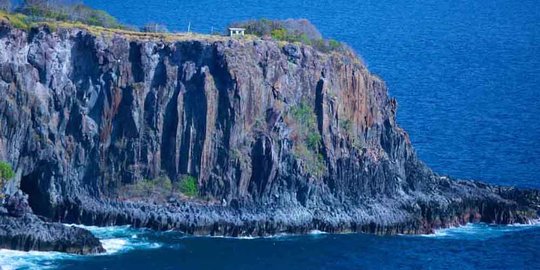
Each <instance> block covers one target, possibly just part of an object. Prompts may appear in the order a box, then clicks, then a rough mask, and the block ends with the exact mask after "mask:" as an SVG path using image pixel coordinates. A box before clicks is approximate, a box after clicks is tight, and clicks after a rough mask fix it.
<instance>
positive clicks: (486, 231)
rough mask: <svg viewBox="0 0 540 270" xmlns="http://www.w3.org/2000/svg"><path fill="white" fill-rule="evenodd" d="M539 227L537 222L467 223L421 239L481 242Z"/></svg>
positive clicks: (539, 224)
mask: <svg viewBox="0 0 540 270" xmlns="http://www.w3.org/2000/svg"><path fill="white" fill-rule="evenodd" d="M538 226H540V222H539V221H533V222H531V223H530V224H514V225H506V226H504V225H490V224H485V223H475V224H472V223H469V224H466V225H463V226H459V227H454V228H447V229H439V230H436V231H435V233H433V234H423V235H420V236H421V237H431V238H441V239H462V240H483V239H490V238H496V237H500V236H503V235H505V234H508V233H512V232H518V231H522V230H528V229H532V228H535V227H538Z"/></svg>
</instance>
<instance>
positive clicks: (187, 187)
mask: <svg viewBox="0 0 540 270" xmlns="http://www.w3.org/2000/svg"><path fill="white" fill-rule="evenodd" d="M178 185H179V186H178V190H180V192H182V193H183V194H184V195H186V196H188V197H196V196H197V195H198V194H199V188H198V187H197V178H195V177H193V176H191V175H185V176H184V177H182V179H181V180H180V181H179V182H178Z"/></svg>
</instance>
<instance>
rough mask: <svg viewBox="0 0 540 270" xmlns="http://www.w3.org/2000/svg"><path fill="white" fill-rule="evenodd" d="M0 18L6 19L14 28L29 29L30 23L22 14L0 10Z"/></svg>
mask: <svg viewBox="0 0 540 270" xmlns="http://www.w3.org/2000/svg"><path fill="white" fill-rule="evenodd" d="M0 19H6V20H7V21H9V23H10V24H11V25H12V26H13V27H15V28H18V29H23V30H28V29H30V23H29V22H28V20H27V18H26V16H24V15H22V14H12V13H5V12H3V11H1V10H0Z"/></svg>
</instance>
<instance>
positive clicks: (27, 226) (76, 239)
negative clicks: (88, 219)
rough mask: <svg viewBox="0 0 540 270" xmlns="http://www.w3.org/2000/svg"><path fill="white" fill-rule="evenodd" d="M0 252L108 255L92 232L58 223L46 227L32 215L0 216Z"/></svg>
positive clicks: (46, 224)
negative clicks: (55, 252) (21, 251)
mask: <svg viewBox="0 0 540 270" xmlns="http://www.w3.org/2000/svg"><path fill="white" fill-rule="evenodd" d="M0 248H7V249H14V250H23V251H29V250H41V251H60V252H67V253H74V254H95V253H101V252H105V250H104V249H103V247H102V246H101V243H100V242H99V239H97V238H96V237H94V236H93V235H92V233H90V232H89V231H87V230H85V229H82V228H78V227H68V226H65V225H62V224H58V223H45V222H43V221H41V220H40V219H38V218H37V217H36V216H34V215H32V214H28V213H27V214H24V215H23V216H22V217H12V216H5V215H2V216H0Z"/></svg>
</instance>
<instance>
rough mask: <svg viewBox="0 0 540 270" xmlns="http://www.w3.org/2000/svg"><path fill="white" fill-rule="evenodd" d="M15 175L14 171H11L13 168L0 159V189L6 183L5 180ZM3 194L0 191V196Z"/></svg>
mask: <svg viewBox="0 0 540 270" xmlns="http://www.w3.org/2000/svg"><path fill="white" fill-rule="evenodd" d="M14 176H15V173H14V172H13V169H12V168H11V165H9V163H7V162H3V161H0V191H1V190H2V189H4V185H5V184H6V182H7V180H9V179H11V178H13V177H14ZM2 196H3V195H2V194H1V193H0V197H2Z"/></svg>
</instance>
